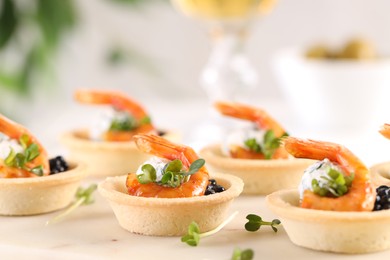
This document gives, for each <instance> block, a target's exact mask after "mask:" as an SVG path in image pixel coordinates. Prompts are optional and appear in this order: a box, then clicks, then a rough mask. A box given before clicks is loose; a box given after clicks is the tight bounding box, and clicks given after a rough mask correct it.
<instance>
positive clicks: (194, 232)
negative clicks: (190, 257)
mask: <svg viewBox="0 0 390 260" xmlns="http://www.w3.org/2000/svg"><path fill="white" fill-rule="evenodd" d="M199 233H200V230H199V226H198V224H197V223H196V222H195V221H192V222H191V224H190V225H189V226H188V233H187V234H185V235H184V236H182V238H181V242H184V243H187V244H188V245H190V246H197V245H198V244H199V240H200V236H199Z"/></svg>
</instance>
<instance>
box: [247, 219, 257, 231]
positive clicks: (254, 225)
mask: <svg viewBox="0 0 390 260" xmlns="http://www.w3.org/2000/svg"><path fill="white" fill-rule="evenodd" d="M260 226H261V225H259V223H256V222H251V221H249V222H247V223H246V224H245V230H247V231H250V232H255V231H257V230H259V229H260Z"/></svg>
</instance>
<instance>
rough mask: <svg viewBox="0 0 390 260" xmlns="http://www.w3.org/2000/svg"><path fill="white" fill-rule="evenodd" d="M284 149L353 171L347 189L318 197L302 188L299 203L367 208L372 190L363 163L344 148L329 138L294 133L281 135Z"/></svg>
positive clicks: (372, 197) (370, 206)
mask: <svg viewBox="0 0 390 260" xmlns="http://www.w3.org/2000/svg"><path fill="white" fill-rule="evenodd" d="M283 144H284V147H285V149H286V150H287V151H288V152H289V153H290V154H291V155H293V156H294V157H297V158H308V159H315V160H323V159H325V158H327V159H329V160H330V161H332V162H333V163H336V164H338V165H339V166H340V167H341V168H342V169H343V170H344V171H345V173H346V174H347V175H351V174H354V179H353V181H352V184H351V187H350V189H349V191H348V192H347V193H346V194H345V195H343V196H341V197H337V198H331V197H322V196H319V195H317V194H315V193H313V192H312V191H310V190H305V191H304V194H303V198H302V204H301V206H302V207H304V208H311V209H322V210H335V211H371V210H372V209H373V206H374V202H375V192H374V188H373V186H372V184H371V181H370V174H369V171H368V169H367V167H366V166H365V165H364V164H363V163H362V162H361V161H360V160H359V158H357V157H356V156H355V155H354V154H353V153H352V152H351V151H349V150H348V149H347V148H345V147H343V146H341V145H338V144H335V143H330V142H322V141H314V140H305V139H299V138H295V137H286V138H284V139H283Z"/></svg>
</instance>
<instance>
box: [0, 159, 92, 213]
mask: <svg viewBox="0 0 390 260" xmlns="http://www.w3.org/2000/svg"><path fill="white" fill-rule="evenodd" d="M85 175H86V166H85V164H82V163H75V162H72V161H70V162H69V170H67V171H66V172H61V173H56V174H53V175H49V176H42V177H31V178H0V215H7V216H25V215H36V214H42V213H47V212H52V211H55V210H58V209H62V208H64V207H66V206H68V205H69V204H70V203H71V202H72V200H73V198H74V196H75V194H76V191H77V188H78V187H79V186H80V182H81V180H82V179H83V178H84V177H85Z"/></svg>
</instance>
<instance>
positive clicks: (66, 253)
mask: <svg viewBox="0 0 390 260" xmlns="http://www.w3.org/2000/svg"><path fill="white" fill-rule="evenodd" d="M95 198H96V202H95V203H94V204H92V205H89V206H83V207H81V208H79V209H78V210H77V211H75V212H74V213H73V214H72V215H70V216H69V217H68V218H67V219H65V220H64V221H62V222H59V223H57V224H53V225H49V226H45V223H46V221H47V220H48V219H50V218H51V217H53V216H54V215H55V214H58V213H56V212H55V213H51V214H44V215H38V216H29V217H1V218H0V220H1V221H0V232H1V236H0V258H1V259H12V258H16V259H27V258H28V259H38V258H39V259H172V260H173V259H184V258H185V259H187V260H191V259H194V260H195V259H197V260H199V259H219V260H220V259H230V257H231V255H232V252H233V250H234V248H236V247H239V248H242V249H246V248H252V249H253V250H254V252H255V259H286V258H288V259H355V260H358V259H372V260H375V259H388V258H389V257H390V251H384V252H380V253H375V254H368V255H342V254H332V253H324V252H317V251H313V250H309V249H305V248H301V247H298V246H295V245H293V244H292V243H291V242H290V240H289V239H288V236H287V234H286V233H285V231H284V229H283V227H280V228H279V231H278V233H274V232H273V231H272V230H271V228H269V227H268V226H264V227H261V229H260V230H259V231H258V232H255V233H251V232H248V231H246V230H245V229H244V225H245V223H246V219H245V217H246V215H247V214H250V213H255V214H258V215H261V216H262V217H263V218H264V219H267V220H268V219H273V218H275V216H274V215H273V214H272V213H271V212H270V211H269V210H268V209H267V208H266V207H265V204H264V197H263V196H241V197H239V198H238V199H237V200H236V201H235V202H234V203H233V205H232V208H231V212H234V211H236V210H237V211H239V214H238V215H237V216H236V217H235V219H234V220H233V221H232V222H230V223H229V224H228V225H227V226H226V227H225V228H224V229H222V230H221V231H220V232H219V233H217V234H215V235H213V236H211V237H206V238H202V239H201V241H200V244H199V245H198V246H197V247H190V246H188V245H187V244H184V243H182V242H181V241H180V238H179V237H150V236H142V235H135V234H131V233H129V232H127V231H125V230H124V229H122V228H121V227H120V226H119V225H118V223H117V221H116V218H115V216H114V214H113V212H112V210H111V208H110V206H109V204H108V203H107V201H105V199H103V198H102V197H101V196H100V195H99V194H98V193H96V194H95Z"/></svg>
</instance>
